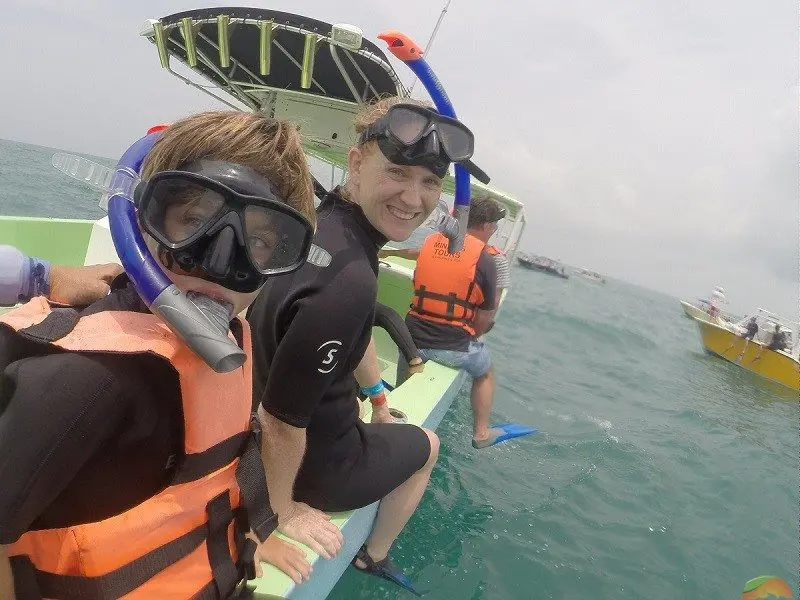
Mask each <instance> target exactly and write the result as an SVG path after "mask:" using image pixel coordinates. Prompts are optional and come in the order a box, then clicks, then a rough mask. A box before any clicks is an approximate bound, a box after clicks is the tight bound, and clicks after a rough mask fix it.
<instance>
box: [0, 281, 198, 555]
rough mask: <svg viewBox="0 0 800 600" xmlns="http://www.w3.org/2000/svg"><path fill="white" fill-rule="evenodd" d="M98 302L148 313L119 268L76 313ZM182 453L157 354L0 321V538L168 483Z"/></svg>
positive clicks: (138, 498) (89, 515)
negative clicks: (29, 334)
mask: <svg viewBox="0 0 800 600" xmlns="http://www.w3.org/2000/svg"><path fill="white" fill-rule="evenodd" d="M102 310H115V311H117V310H127V311H134V312H147V308H146V307H145V305H144V304H143V303H142V301H141V300H140V299H139V296H138V295H137V294H136V290H135V289H134V288H133V286H132V285H131V284H130V283H128V280H127V277H126V276H120V277H118V278H117V279H116V280H115V281H114V284H113V285H112V293H111V294H110V295H109V296H107V297H106V298H104V299H103V300H100V301H99V302H97V303H95V304H93V305H92V306H91V307H89V308H88V309H86V311H85V312H84V314H87V315H88V314H92V313H95V312H99V311H102ZM182 452H183V417H182V407H181V401H180V387H179V384H178V376H177V373H176V372H175V369H174V368H173V367H172V366H171V365H170V364H169V362H167V361H166V360H165V359H163V358H161V357H159V356H156V355H155V354H136V355H131V354H124V355H113V354H110V353H88V352H87V353H79V352H66V351H61V350H58V349H56V348H54V347H52V346H45V345H43V344H38V343H35V342H31V341H27V340H25V339H23V338H22V337H21V336H20V335H19V334H18V333H16V332H15V331H13V330H12V329H10V328H9V327H6V326H0V544H9V543H12V542H14V541H16V539H17V538H18V537H19V536H20V535H21V534H22V533H24V532H25V531H27V530H28V529H50V528H56V527H65V526H68V525H75V524H78V523H86V522H91V521H97V520H100V519H104V518H107V517H109V516H111V515H114V514H118V513H121V512H123V511H124V510H127V509H129V508H132V507H133V506H136V505H137V504H139V503H141V502H143V501H144V500H146V499H147V498H150V497H151V496H153V495H155V494H156V493H157V492H159V491H160V490H162V489H163V488H164V487H166V485H167V483H168V482H169V479H170V477H171V475H172V473H173V471H174V465H175V463H176V460H175V457H176V456H177V455H179V454H180V453H182ZM123 542H124V540H123Z"/></svg>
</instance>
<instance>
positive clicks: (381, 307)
mask: <svg viewBox="0 0 800 600" xmlns="http://www.w3.org/2000/svg"><path fill="white" fill-rule="evenodd" d="M375 325H377V326H378V327H381V328H383V329H385V330H386V333H388V334H389V337H391V338H392V341H393V342H394V343H395V344H397V348H398V349H399V350H400V353H401V354H402V355H403V358H405V359H406V362H410V361H411V359H413V358H416V357H417V356H419V350H417V346H416V344H415V343H414V339H413V338H412V337H411V332H410V331H409V330H408V327H407V326H406V323H405V321H403V318H402V317H401V316H400V315H399V314H397V311H396V310H394V309H393V308H392V307H390V306H386V305H385V304H381V303H380V302H378V303H377V304H376V305H375Z"/></svg>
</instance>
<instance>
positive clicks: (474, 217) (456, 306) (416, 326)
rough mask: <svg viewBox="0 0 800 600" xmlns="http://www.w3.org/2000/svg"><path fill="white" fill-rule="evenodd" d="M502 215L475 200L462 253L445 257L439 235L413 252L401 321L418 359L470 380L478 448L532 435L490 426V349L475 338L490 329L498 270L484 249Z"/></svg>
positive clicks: (493, 206)
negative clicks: (407, 306)
mask: <svg viewBox="0 0 800 600" xmlns="http://www.w3.org/2000/svg"><path fill="white" fill-rule="evenodd" d="M503 216H505V212H504V211H502V209H501V208H500V207H499V206H498V205H497V203H496V202H494V200H492V199H491V198H489V197H480V198H476V199H475V200H474V201H473V202H472V206H471V207H470V211H469V221H468V230H467V235H466V238H465V240H464V248H463V249H462V250H461V251H459V252H457V253H455V254H453V255H451V254H448V253H447V246H448V241H447V238H445V236H444V235H442V234H440V233H434V234H431V235H430V236H428V237H427V238H426V240H425V242H424V243H423V245H422V248H420V249H419V250H417V251H416V258H417V265H416V268H415V269H414V299H413V301H412V304H411V310H410V312H409V313H408V315H407V316H406V324H407V325H408V328H409V330H410V331H411V335H412V336H413V337H414V341H415V342H416V344H417V346H418V347H419V349H420V350H419V351H420V354H422V356H423V358H425V359H428V360H433V361H436V362H438V363H441V364H443V365H446V366H450V367H453V368H458V369H463V370H465V371H466V372H467V373H469V375H470V376H471V377H472V392H471V400H472V416H473V421H474V423H473V436H472V445H473V447H475V448H477V449H481V448H487V447H489V446H493V445H495V444H498V443H500V442H504V441H506V440H509V439H512V438H515V437H520V436H523V435H528V434H531V433H533V430H532V429H530V428H527V427H524V426H520V425H517V424H514V423H508V424H506V425H500V426H496V427H489V417H490V415H491V410H492V402H493V398H494V386H495V384H494V371H493V369H492V359H491V356H490V355H489V350H488V348H487V347H486V345H485V343H484V342H483V341H481V340H480V339H479V338H480V337H481V336H482V335H483V334H485V333H486V332H488V331H489V330H490V329H491V328H492V326H493V324H494V315H495V311H496V309H497V306H498V301H497V300H498V298H497V296H498V291H497V266H496V263H495V261H494V260H493V258H492V254H491V253H490V252H489V251H488V250H487V248H486V245H487V243H488V241H489V238H491V236H492V235H493V234H494V232H495V231H496V230H497V222H498V221H499V220H500V219H502V218H503ZM395 252H396V251H393V250H390V251H387V252H386V253H387V254H389V253H395Z"/></svg>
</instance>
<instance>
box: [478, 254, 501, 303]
mask: <svg viewBox="0 0 800 600" xmlns="http://www.w3.org/2000/svg"><path fill="white" fill-rule="evenodd" d="M475 282H476V283H477V284H478V285H479V286H480V287H481V290H483V304H481V305H480V306H479V307H478V308H480V309H481V310H494V309H495V304H496V301H497V265H496V263H495V262H494V258H493V257H492V255H491V254H489V253H488V252H487V251H486V250H485V249H484V251H483V252H481V256H480V258H478V264H477V266H476V267H475Z"/></svg>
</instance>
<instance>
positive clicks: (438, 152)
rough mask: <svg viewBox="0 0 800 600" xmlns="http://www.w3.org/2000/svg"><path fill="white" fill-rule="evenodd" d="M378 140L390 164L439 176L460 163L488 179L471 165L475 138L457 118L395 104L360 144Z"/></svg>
mask: <svg viewBox="0 0 800 600" xmlns="http://www.w3.org/2000/svg"><path fill="white" fill-rule="evenodd" d="M373 139H374V140H377V142H378V148H380V150H381V152H382V153H383V155H384V156H385V157H386V158H387V159H388V160H390V161H391V162H393V163H395V164H398V165H415V166H421V167H425V168H427V169H430V170H431V171H432V172H433V173H434V174H435V175H436V176H437V177H444V176H445V175H447V170H448V168H449V167H450V163H461V164H463V165H464V167H465V168H466V169H467V171H468V172H469V174H470V175H473V176H474V177H475V178H476V179H478V180H479V181H484V180H485V182H488V181H489V178H488V176H487V175H486V174H485V173H484V172H483V171H482V170H481V169H479V168H478V167H477V166H476V165H475V164H473V163H472V161H471V160H470V158H472V153H473V151H474V149H475V136H474V135H473V133H472V132H471V131H470V130H469V128H468V127H467V126H466V125H464V124H463V123H462V122H461V121H459V120H458V119H453V118H450V117H445V116H443V115H440V114H439V113H438V112H436V111H435V110H433V109H431V108H427V107H425V106H418V105H416V104H395V105H393V106H391V107H390V108H389V111H388V112H387V113H386V114H385V115H383V116H382V117H381V118H379V119H378V120H377V121H375V122H374V123H373V124H372V125H370V126H368V127H367V128H366V129H365V130H364V131H363V132H362V133H361V135H360V136H359V138H358V143H359V144H363V143H365V142H367V141H369V140H373Z"/></svg>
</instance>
